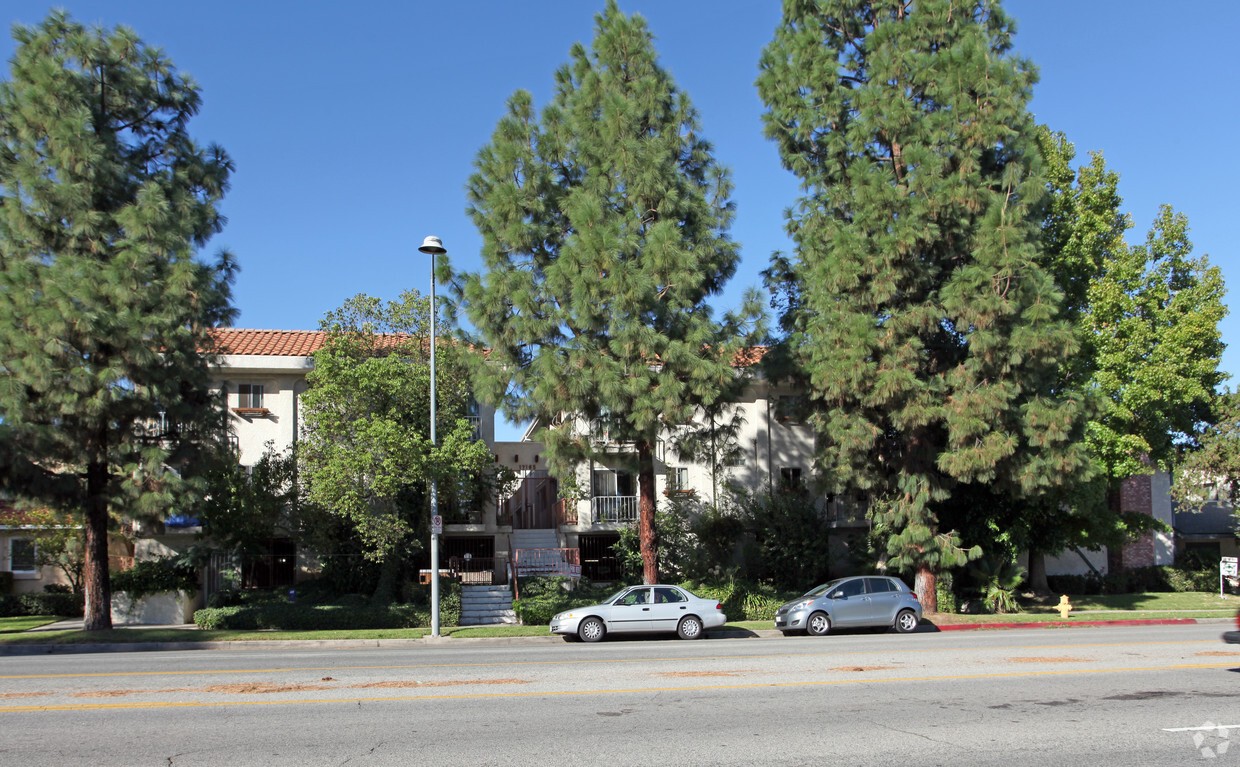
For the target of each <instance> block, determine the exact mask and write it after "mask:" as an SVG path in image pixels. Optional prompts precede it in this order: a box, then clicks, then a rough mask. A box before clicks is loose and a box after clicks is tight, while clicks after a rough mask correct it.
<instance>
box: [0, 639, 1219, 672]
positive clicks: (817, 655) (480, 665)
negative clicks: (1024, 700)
mask: <svg viewBox="0 0 1240 767" xmlns="http://www.w3.org/2000/svg"><path fill="white" fill-rule="evenodd" d="M1192 644H1208V645H1215V644H1218V642H1217V641H1216V640H1206V639H1201V640H1188V641H1184V640H1181V641H1173V642H1099V643H1093V644H1060V645H1050V644H1047V645H1014V646H1012V647H919V648H898V649H889V648H882V649H875V650H850V651H848V652H815V653H764V654H762V655H697V656H690V657H685V658H600V659H580V658H578V659H574V660H540V661H498V662H488V663H409V664H392V665H374V666H293V667H289V668H253V669H250V668H234V669H200V670H184V671H177V670H169V671H100V672H91V673H77V674H11V675H0V679H90V678H94V677H138V676H169V677H176V676H209V675H215V674H279V673H289V672H294V671H378V670H384V669H410V668H490V667H494V666H505V667H506V666H578V665H587V664H603V663H665V662H683V661H703V660H742V661H743V660H750V659H761V658H828V657H829V658H845V657H849V656H853V655H873V654H875V653H880V654H882V655H884V656H889V655H907V654H919V653H941V652H969V651H991V652H1002V653H1010V652H1012V651H1014V650H1060V649H1070V648H1082V647H1148V646H1165V645H1192Z"/></svg>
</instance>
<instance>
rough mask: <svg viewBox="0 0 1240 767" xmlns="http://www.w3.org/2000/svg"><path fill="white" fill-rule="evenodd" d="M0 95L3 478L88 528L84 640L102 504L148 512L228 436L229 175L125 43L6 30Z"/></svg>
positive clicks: (123, 37) (166, 502)
mask: <svg viewBox="0 0 1240 767" xmlns="http://www.w3.org/2000/svg"><path fill="white" fill-rule="evenodd" d="M13 36H14V38H15V40H16V41H17V51H16V53H15V54H14V56H13V58H12V59H11V61H10V68H9V78H8V79H7V80H5V81H4V82H3V83H0V359H2V360H3V366H2V367H0V411H3V414H4V416H3V422H2V423H0V477H3V478H4V480H3V481H5V482H7V483H9V484H10V485H11V486H12V487H13V488H14V489H15V491H16V492H18V493H20V494H22V495H25V496H28V497H32V498H35V499H38V500H40V501H42V502H45V503H46V504H47V505H49V506H51V507H53V508H59V509H70V508H73V509H78V510H80V512H81V514H82V515H83V517H84V522H85V530H86V548H85V563H84V581H85V589H86V628H87V629H90V630H98V629H106V628H109V627H110V626H111V615H110V587H109V581H108V569H107V520H108V511H109V509H123V510H124V511H125V512H126V513H127V514H130V515H134V514H163V513H167V512H169V511H172V510H174V509H176V508H177V507H178V505H179V504H181V503H182V502H183V501H184V499H185V498H187V497H188V496H189V495H192V490H193V487H192V483H191V482H189V481H188V479H187V478H182V477H181V476H179V475H178V472H177V470H179V469H188V468H190V467H192V466H193V465H194V464H195V460H194V457H195V454H196V453H197V452H198V451H200V450H203V449H206V448H209V447H211V446H212V445H214V444H215V443H216V442H217V441H218V440H219V439H220V438H221V437H222V436H223V434H224V426H223V424H224V419H223V415H222V414H223V410H222V403H220V402H219V400H218V397H217V396H216V395H215V394H213V392H212V391H211V390H210V388H209V383H210V376H209V370H208V362H209V359H210V358H209V356H208V355H207V354H204V352H203V350H209V349H210V347H211V344H210V340H209V337H208V335H207V330H208V329H209V328H211V327H213V326H216V325H220V324H224V323H227V322H228V321H229V320H230V318H231V317H232V314H233V310H232V307H231V304H230V300H231V297H230V288H229V285H230V282H231V280H232V279H233V274H234V272H235V265H234V263H233V260H232V258H231V256H229V255H228V254H227V253H221V254H219V256H218V257H217V258H216V259H215V260H214V261H211V262H207V261H203V260H200V259H199V258H198V257H197V254H196V251H197V249H198V248H200V247H201V246H203V245H204V244H205V243H206V242H207V240H208V238H210V237H211V235H213V234H215V233H216V232H218V231H219V230H220V229H221V227H222V225H223V217H222V216H221V215H220V213H219V211H218V209H217V207H216V206H217V203H218V202H219V200H220V199H221V198H222V196H223V194H224V192H225V190H226V189H227V187H228V177H229V174H230V173H231V171H232V163H231V162H230V161H229V159H228V156H227V155H226V154H225V153H224V151H223V150H222V149H220V148H219V147H216V146H210V147H207V148H205V149H204V148H201V147H200V146H199V145H198V144H196V143H195V142H194V141H193V139H192V138H191V137H190V135H189V132H188V127H189V121H190V119H191V118H192V117H193V116H194V115H195V114H196V113H197V111H198V109H199V105H200V103H201V100H200V96H199V92H198V87H197V86H196V85H195V83H194V82H193V80H192V79H190V78H189V77H188V76H186V75H185V74H183V73H181V72H178V71H177V69H176V68H175V67H174V66H173V64H172V62H171V61H170V60H169V59H168V58H167V57H166V56H165V55H164V53H163V52H162V51H161V50H159V49H158V48H152V47H149V46H147V45H145V44H144V43H143V42H142V41H141V40H140V39H139V38H138V37H137V35H135V34H134V32H133V31H132V30H129V29H127V28H125V27H117V28H115V29H112V30H105V29H102V28H88V27H85V26H83V25H81V24H78V23H76V22H74V21H72V20H71V19H70V18H69V17H68V16H67V15H66V14H64V13H62V12H54V13H52V14H51V15H50V16H48V17H47V19H45V20H44V21H43V22H42V23H40V24H39V25H37V26H33V27H26V26H21V25H18V26H15V27H14V28H13Z"/></svg>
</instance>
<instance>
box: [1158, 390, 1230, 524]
mask: <svg viewBox="0 0 1240 767" xmlns="http://www.w3.org/2000/svg"><path fill="white" fill-rule="evenodd" d="M1199 441H1200V447H1199V448H1198V449H1197V450H1194V451H1192V452H1190V453H1188V455H1186V456H1185V457H1184V460H1183V461H1181V462H1180V464H1179V466H1178V467H1177V468H1176V473H1175V482H1173V483H1172V485H1171V497H1172V498H1173V499H1174V500H1175V501H1176V503H1178V504H1180V508H1182V509H1184V510H1186V511H1195V510H1198V509H1200V508H1201V506H1202V505H1204V504H1205V503H1208V502H1210V501H1215V500H1218V501H1224V502H1227V503H1230V504H1231V505H1232V507H1233V508H1240V506H1238V505H1237V501H1240V393H1237V392H1234V391H1225V392H1223V393H1222V394H1220V395H1219V396H1218V400H1217V402H1216V404H1215V417H1214V422H1213V423H1212V424H1210V425H1209V426H1208V427H1207V428H1206V429H1205V430H1204V431H1203V433H1202V434H1201V435H1200V437H1199Z"/></svg>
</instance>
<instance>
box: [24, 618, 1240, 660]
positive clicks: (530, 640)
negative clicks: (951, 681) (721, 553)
mask: <svg viewBox="0 0 1240 767" xmlns="http://www.w3.org/2000/svg"><path fill="white" fill-rule="evenodd" d="M1234 620H1235V619H1234V618H1161V619H1160V618H1155V619H1134V620H1122V619H1121V620H1067V621H1046V622H1024V623H948V624H943V625H935V624H934V623H929V622H923V623H922V624H921V625H920V626H918V628H917V630H916V631H915V632H914V633H937V632H940V631H973V630H983V629H992V630H1002V629H1021V628H1039V629H1041V628H1078V627H1079V628H1092V627H1100V626H1165V625H1183V624H1197V623H1204V624H1211V623H1218V624H1220V625H1223V624H1227V625H1230V624H1232V623H1233V622H1234ZM82 627H83V621H81V620H65V621H57V622H56V623H50V624H48V625H46V626H40V627H38V628H33V629H29V630H28V631H25V632H23V633H26V634H30V633H37V632H39V631H61V630H66V629H79V630H80V629H81V628H82ZM125 628H132V629H144V628H160V629H184V630H185V632H186V634H187V637H186V640H185V641H183V642H117V643H107V644H103V643H100V644H15V645H10V644H7V643H3V642H0V656H4V655H61V654H77V653H101V652H157V651H171V650H254V649H260V648H261V649H280V650H309V649H320V648H336V649H360V648H371V647H375V648H378V647H403V648H409V647H426V646H431V645H434V646H444V645H461V644H471V645H514V644H546V643H556V644H559V643H561V642H563V641H564V640H563V638H562V637H560V636H558V635H552V634H547V635H545V636H526V637H453V636H439V637H431V636H424V637H417V638H409V639H233V640H224V641H194V640H193V639H191V638H190V635H192V633H193V632H194V631H197V627H196V626H195V625H194V624H192V623H186V624H183V625H179V626H126V627H125ZM708 638H709V639H775V638H783V632H780V631H776V630H774V629H757V630H751V629H743V630H736V629H729V630H718V629H716V630H713V631H710V632H709V636H708Z"/></svg>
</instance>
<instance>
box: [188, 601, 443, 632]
mask: <svg viewBox="0 0 1240 767" xmlns="http://www.w3.org/2000/svg"><path fill="white" fill-rule="evenodd" d="M429 622H430V614H429V612H425V611H423V610H421V609H419V608H416V607H414V606H413V605H387V606H386V607H353V606H345V605H302V604H296V603H288V602H286V603H283V604H281V603H278V602H268V603H266V604H256V605H234V606H232V607H214V608H212V607H208V608H206V609H203V610H199V611H197V612H196V613H194V623H195V625H197V626H198V628H200V629H231V630H239V631H254V630H274V631H333V630H344V629H403V628H418V627H420V626H425V625H426V624H427V623H429Z"/></svg>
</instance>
